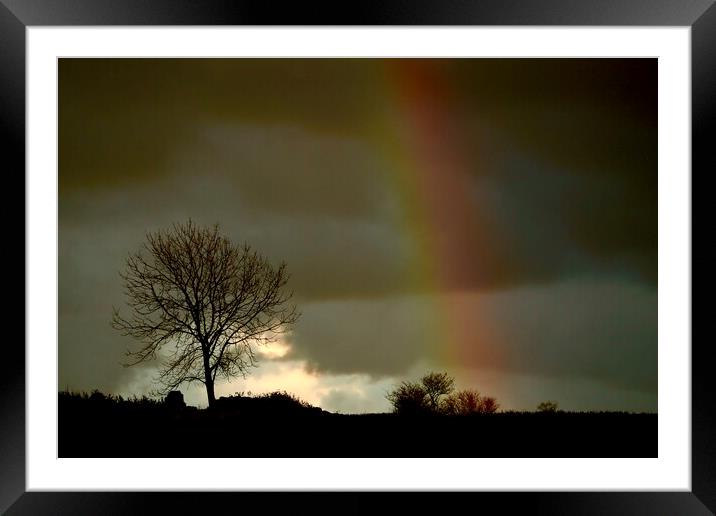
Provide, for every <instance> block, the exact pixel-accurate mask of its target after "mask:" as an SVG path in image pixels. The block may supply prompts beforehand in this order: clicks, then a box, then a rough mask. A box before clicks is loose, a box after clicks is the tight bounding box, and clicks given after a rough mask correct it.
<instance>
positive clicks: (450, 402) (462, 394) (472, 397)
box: [442, 389, 481, 415]
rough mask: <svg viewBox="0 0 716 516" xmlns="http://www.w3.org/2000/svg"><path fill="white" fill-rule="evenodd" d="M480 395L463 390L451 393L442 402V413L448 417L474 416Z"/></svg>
mask: <svg viewBox="0 0 716 516" xmlns="http://www.w3.org/2000/svg"><path fill="white" fill-rule="evenodd" d="M480 401H481V400H480V393H479V392H478V391H476V390H474V389H465V390H462V391H456V392H453V393H451V394H450V395H449V396H448V397H446V398H445V399H444V400H443V403H442V412H443V413H445V414H448V415H464V414H475V413H477V412H478V411H479V408H480Z"/></svg>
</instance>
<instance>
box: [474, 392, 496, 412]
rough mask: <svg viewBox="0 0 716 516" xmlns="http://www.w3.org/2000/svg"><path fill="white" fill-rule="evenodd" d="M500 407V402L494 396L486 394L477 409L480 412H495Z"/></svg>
mask: <svg viewBox="0 0 716 516" xmlns="http://www.w3.org/2000/svg"><path fill="white" fill-rule="evenodd" d="M499 408H500V404H499V403H497V400H496V399H495V398H493V397H492V396H484V397H482V398H480V404H479V406H478V409H477V411H478V412H479V413H480V414H494V413H495V412H497V409H499Z"/></svg>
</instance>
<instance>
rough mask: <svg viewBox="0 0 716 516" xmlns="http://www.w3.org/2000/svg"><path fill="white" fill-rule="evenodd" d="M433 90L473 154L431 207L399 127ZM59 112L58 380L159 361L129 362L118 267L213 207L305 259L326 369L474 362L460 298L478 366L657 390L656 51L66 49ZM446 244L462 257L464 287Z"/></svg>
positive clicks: (391, 369)
mask: <svg viewBox="0 0 716 516" xmlns="http://www.w3.org/2000/svg"><path fill="white" fill-rule="evenodd" d="M416 85H417V86H416ZM411 102H413V103H414V104H415V105H418V106H424V107H425V110H426V112H428V113H429V112H431V110H441V112H442V113H443V115H444V120H446V121H447V122H446V124H445V125H444V127H443V128H444V129H445V130H446V131H449V134H446V135H443V139H447V140H449V141H450V142H451V144H450V146H449V149H447V150H445V149H438V150H440V152H447V153H448V154H449V153H450V152H454V153H459V154H460V156H461V158H462V160H461V166H460V168H459V169H450V167H447V166H446V168H445V169H444V170H442V169H441V170H437V169H435V170H432V171H431V172H430V173H431V174H433V176H434V177H432V180H433V183H431V184H432V186H433V191H431V190H430V188H428V189H426V190H425V192H423V194H424V195H427V196H428V198H427V199H428V201H430V202H432V204H430V202H422V201H421V202H416V201H415V199H412V200H411V199H408V198H409V197H410V195H411V194H409V193H406V192H409V191H410V189H411V188H416V185H417V184H419V181H420V180H421V178H420V176H419V174H420V173H421V172H420V171H419V170H417V166H416V165H414V166H412V168H411V166H408V167H407V169H405V170H403V171H402V172H401V174H402V176H401V175H400V174H398V173H396V167H397V166H399V165H400V163H399V162H400V160H401V159H402V160H405V159H411V158H412V159H415V160H418V161H419V159H420V156H421V152H422V151H423V150H424V149H421V147H420V146H414V147H406V146H405V142H404V141H403V140H401V138H400V137H399V135H398V134H397V133H396V131H394V129H395V127H396V124H395V120H396V118H397V119H400V120H402V118H401V117H404V116H405V114H404V113H403V114H401V110H400V109H398V107H396V106H401V105H403V108H405V106H406V105H408V107H409V104H410V103H411ZM401 103H402V104H401ZM406 103H407V104H406ZM59 110H60V119H59V278H60V279H59V351H60V353H59V356H60V364H59V373H60V374H59V382H60V387H65V386H70V387H74V388H94V387H98V388H104V389H107V390H113V389H114V390H117V389H121V388H126V386H127V385H130V384H132V382H138V381H139V380H138V378H140V377H141V378H144V376H146V374H145V373H146V372H148V371H149V370H150V369H151V366H147V367H146V368H145V369H144V370H140V372H135V370H133V369H123V368H122V367H121V366H119V365H118V364H119V362H120V361H121V360H122V352H123V351H124V349H125V348H126V347H127V346H128V345H130V344H131V343H129V342H127V341H126V339H124V338H122V337H121V336H119V335H117V333H116V332H115V331H114V330H113V329H112V328H111V327H110V325H109V320H110V317H111V310H112V306H113V305H115V306H121V305H122V303H123V300H122V295H121V284H120V281H119V277H118V272H119V270H120V269H121V268H122V264H123V260H124V257H125V256H126V255H127V253H128V252H130V251H132V250H134V249H136V248H137V247H138V246H139V245H140V244H141V243H142V240H143V238H144V235H145V233H146V232H147V231H150V230H154V229H158V228H161V227H165V226H167V225H169V224H171V223H173V222H176V221H180V220H185V219H186V218H188V217H191V218H193V219H195V220H197V221H198V222H200V223H206V224H209V223H214V222H219V223H220V224H221V225H222V228H223V229H224V231H225V232H226V233H227V234H228V235H229V236H230V237H231V238H232V239H234V240H235V241H238V242H241V241H247V242H249V243H250V244H252V245H253V246H254V247H256V248H257V249H259V250H260V251H261V252H262V253H264V254H266V255H267V256H268V257H269V258H270V259H271V260H272V261H274V262H278V261H283V260H285V261H286V262H287V263H288V266H289V270H290V272H291V274H292V279H291V285H292V287H293V288H294V289H295V292H296V296H297V299H298V301H299V304H300V305H301V310H302V312H303V317H302V318H301V320H300V323H299V324H298V325H297V327H296V328H295V333H294V335H293V336H292V339H293V349H292V353H291V355H290V357H289V358H290V359H292V360H305V361H306V363H307V364H308V367H309V368H310V369H311V370H314V371H317V372H320V373H321V374H326V373H330V374H361V375H365V376H366V377H367V378H373V379H378V378H389V377H395V376H399V375H402V374H406V372H407V371H410V370H412V369H411V368H414V367H417V365H418V364H421V363H425V361H426V360H429V361H432V362H430V363H433V364H436V365H444V366H446V367H448V366H453V365H454V364H449V363H446V362H445V361H444V357H443V358H441V354H440V349H441V339H443V338H445V337H444V334H443V333H442V332H444V327H443V326H441V324H443V323H442V322H441V321H442V319H440V318H439V317H437V314H436V313H435V309H436V301H435V299H437V298H439V297H440V296H449V297H451V299H453V302H454V303H458V304H460V305H461V307H462V308H461V313H463V314H471V313H474V314H475V317H474V322H473V323H471V322H470V321H469V320H468V319H464V320H463V322H466V321H467V322H466V328H468V330H469V331H468V333H466V335H468V337H467V338H466V341H465V342H463V353H464V356H465V363H464V364H462V367H464V368H467V369H470V368H482V369H485V370H491V371H497V372H499V374H502V375H503V376H505V377H507V375H512V376H513V377H514V376H515V375H518V376H519V375H522V376H525V377H530V378H538V379H539V378H542V379H544V382H550V381H552V382H554V381H559V382H569V381H573V382H578V381H581V382H583V383H582V384H580V385H583V386H584V385H589V386H591V387H589V388H591V389H596V388H597V387H595V386H596V385H598V384H599V385H606V386H608V387H607V388H609V389H612V391H610V392H617V391H619V389H622V390H624V392H632V393H647V394H644V396H647V397H648V396H650V395H652V394H654V393H655V391H656V317H657V311H656V287H655V285H656V275H657V247H656V244H657V217H656V213H657V211H656V210H657V195H656V193H657V190H656V185H657V180H656V62H655V60H639V59H634V60H621V59H619V60H617V59H608V60H432V61H425V60H411V61H410V62H405V61H397V60H363V59H358V60H305V59H301V60H285V59H278V60H270V59H269V60H124V59H107V60H67V59H63V60H61V61H60V65H59ZM441 127H442V126H441ZM439 136H440V135H438V136H435V137H436V138H438V137H439ZM428 143H430V142H428ZM429 150H430V149H429ZM411 152H414V153H415V155H414V156H411V155H410V153H411ZM396 156H397V157H398V158H396ZM446 157H447V158H450V156H449V155H447V156H446ZM396 159H397V161H396ZM419 165H420V163H418V166H419ZM439 174H443V175H442V176H441V175H439ZM444 185H448V186H446V187H445V188H443V186H444ZM438 190H439V191H438ZM418 193H419V192H418ZM456 193H457V194H459V197H460V199H461V202H462V203H463V205H460V206H458V207H457V208H455V206H453V204H455V205H457V203H453V201H454V199H455V195H454V194H456ZM417 199H420V197H419V196H418V197H417ZM426 206H427V208H426ZM453 208H455V209H454V210H453ZM458 208H459V209H458ZM430 210H432V212H431V211H430ZM460 210H462V211H460ZM443 212H444V213H448V212H450V213H453V216H452V218H446V217H443V215H442V214H443ZM455 214H458V215H455ZM467 218H469V219H470V220H466V219H467ZM430 239H433V240H432V241H433V242H437V243H438V244H439V246H442V247H441V249H442V248H444V249H447V250H449V251H450V252H452V254H451V255H445V254H443V255H440V254H439V252H438V251H440V249H437V250H436V249H430V248H428V249H426V248H425V246H424V242H425V241H430ZM444 249H443V251H444ZM458 255H459V256H458ZM431 259H432V260H443V261H444V263H445V264H451V263H453V262H452V261H450V260H452V259H455V260H454V264H456V265H455V266H454V267H448V269H450V270H448V271H447V272H446V274H445V280H444V281H443V282H442V283H441V282H435V281H431V277H430V276H431V274H430V271H429V269H428V268H426V267H427V266H426V263H427V262H429V261H430V260H431ZM436 296H437V297H436ZM480 321H491V323H490V325H491V326H494V327H495V331H494V332H493V331H491V332H490V334H489V335H488V334H487V333H485V332H484V330H483V329H482V327H481V326H480V325H479V324H478V322H480ZM470 332H472V333H470ZM498 334H499V337H500V338H499V339H497V340H495V341H489V345H488V344H487V343H486V342H485V339H487V338H488V337H490V338H491V339H492V338H495V339H496V338H497V337H496V335H498ZM469 335H472V337H473V339H476V340H480V342H478V343H475V342H473V343H471V342H469V340H470V338H469ZM489 346H494V347H495V348H498V349H499V353H491V352H489V350H488V349H487V348H489ZM471 350H472V351H471ZM441 360H442V362H441ZM467 369H466V370H467ZM142 381H144V380H142ZM584 382H586V383H584ZM590 382H591V383H590ZM545 385H546V383H545ZM560 385H564V384H563V383H560ZM583 389H584V392H585V393H586V392H587V390H588V388H587V387H583ZM619 392H621V391H619ZM649 393H651V394H649ZM633 395H634V396H637V394H633ZM331 396H333V397H332V398H331V400H332V401H331V403H335V404H336V406H339V405H340V406H349V405H350V403H349V402H347V401H345V400H344V399H343V398H344V397H345V396H347V394H346V392H344V391H336V392H334V393H333V394H332V395H331ZM639 396H642V394H639ZM334 398H335V399H334ZM588 398H589V396H588V395H587V394H584V400H585V403H587V402H588ZM515 399H516V401H515V403H518V402H519V399H518V398H515ZM595 399H596V398H595ZM635 399H636V398H635ZM640 399H641V400H642V401H644V399H645V398H643V397H642V398H640ZM650 399H651V398H650ZM360 403H362V404H363V405H364V406H375V404H374V403H373V402H370V403H368V402H366V403H364V402H363V401H361V402H360ZM575 403H577V402H576V401H575ZM640 403H641V402H640Z"/></svg>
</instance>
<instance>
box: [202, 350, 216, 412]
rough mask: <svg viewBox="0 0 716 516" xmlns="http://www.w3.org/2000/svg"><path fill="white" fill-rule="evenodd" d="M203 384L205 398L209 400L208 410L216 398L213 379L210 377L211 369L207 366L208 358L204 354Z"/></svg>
mask: <svg viewBox="0 0 716 516" xmlns="http://www.w3.org/2000/svg"><path fill="white" fill-rule="evenodd" d="M204 384H205V385H206V397H207V398H208V400H209V408H211V407H212V405H214V402H215V401H216V398H215V397H214V379H213V378H212V377H211V367H210V366H209V356H208V354H207V353H204Z"/></svg>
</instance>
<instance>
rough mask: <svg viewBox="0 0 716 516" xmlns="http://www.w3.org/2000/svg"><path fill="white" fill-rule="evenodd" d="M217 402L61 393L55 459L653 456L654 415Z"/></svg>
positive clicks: (275, 402) (655, 454)
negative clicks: (203, 404) (395, 410)
mask: <svg viewBox="0 0 716 516" xmlns="http://www.w3.org/2000/svg"><path fill="white" fill-rule="evenodd" d="M223 400H224V403H218V404H217V405H218V406H217V407H216V408H212V409H211V410H197V409H194V408H191V407H188V408H174V409H170V408H169V407H167V406H165V405H163V404H161V403H157V402H152V401H150V400H143V401H142V400H140V401H131V402H128V401H124V400H122V401H121V402H120V401H118V400H116V399H103V398H101V397H97V396H95V397H94V398H90V397H86V396H85V397H81V396H76V395H68V394H60V397H59V422H58V430H59V435H58V439H59V456H60V457H656V456H657V415H656V414H628V413H617V412H601V413H597V412H581V413H577V412H557V413H552V414H543V413H531V412H503V413H496V414H487V415H473V416H422V417H420V416H413V417H409V416H398V415H395V414H367V415H341V414H332V413H329V412H325V411H322V410H321V409H319V408H315V407H310V406H307V405H305V404H304V405H300V404H297V403H293V402H291V400H288V399H283V400H280V399H273V400H266V399H264V400H263V401H259V400H257V401H254V400H252V399H250V398H248V399H247V398H243V399H234V400H232V403H228V400H226V399H225V398H224V399H223ZM219 401H222V400H219Z"/></svg>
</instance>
